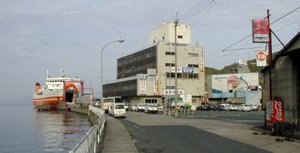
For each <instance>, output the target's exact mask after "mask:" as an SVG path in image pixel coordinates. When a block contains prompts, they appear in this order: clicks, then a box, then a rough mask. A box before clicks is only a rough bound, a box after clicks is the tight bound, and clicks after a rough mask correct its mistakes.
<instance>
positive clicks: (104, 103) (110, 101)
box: [100, 97, 122, 113]
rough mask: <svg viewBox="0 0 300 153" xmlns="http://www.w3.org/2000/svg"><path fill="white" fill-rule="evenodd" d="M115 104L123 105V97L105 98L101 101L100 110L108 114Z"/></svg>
mask: <svg viewBox="0 0 300 153" xmlns="http://www.w3.org/2000/svg"><path fill="white" fill-rule="evenodd" d="M114 103H122V99H121V97H104V98H102V100H101V105H100V108H101V109H103V110H104V112H105V113H108V110H109V107H110V106H111V105H112V104H114Z"/></svg>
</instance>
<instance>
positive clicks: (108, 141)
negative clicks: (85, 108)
mask: <svg viewBox="0 0 300 153" xmlns="http://www.w3.org/2000/svg"><path fill="white" fill-rule="evenodd" d="M101 150H102V151H101V152H102V153H138V151H137V149H136V146H135V144H134V142H133V140H132V138H131V137H130V136H129V133H128V131H127V129H126V128H125V127H124V125H123V124H122V123H121V122H120V121H119V120H118V119H115V118H113V117H111V116H108V115H106V128H105V134H104V141H103V144H102V149H101Z"/></svg>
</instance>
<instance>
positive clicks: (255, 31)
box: [252, 19, 269, 43]
mask: <svg viewBox="0 0 300 153" xmlns="http://www.w3.org/2000/svg"><path fill="white" fill-rule="evenodd" d="M252 41H253V43H267V42H269V22H268V20H266V19H253V20H252Z"/></svg>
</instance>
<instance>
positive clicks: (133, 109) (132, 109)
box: [129, 104, 137, 111]
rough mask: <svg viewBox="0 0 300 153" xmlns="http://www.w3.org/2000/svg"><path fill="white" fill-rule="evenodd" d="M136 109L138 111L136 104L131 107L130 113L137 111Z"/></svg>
mask: <svg viewBox="0 0 300 153" xmlns="http://www.w3.org/2000/svg"><path fill="white" fill-rule="evenodd" d="M136 109H137V105H136V104H134V105H131V106H130V108H129V110H130V111H136Z"/></svg>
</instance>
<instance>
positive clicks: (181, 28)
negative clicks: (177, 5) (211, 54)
mask: <svg viewBox="0 0 300 153" xmlns="http://www.w3.org/2000/svg"><path fill="white" fill-rule="evenodd" d="M191 40H192V36H191V26H190V25H188V24H182V23H180V24H179V25H178V26H177V44H179V45H190V44H191ZM174 43H175V23H174V22H165V23H163V24H162V25H161V26H159V27H158V28H155V29H153V30H151V31H150V33H149V44H150V45H156V44H174Z"/></svg>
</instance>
